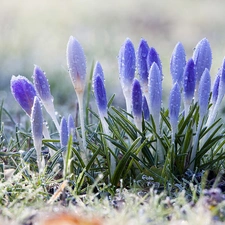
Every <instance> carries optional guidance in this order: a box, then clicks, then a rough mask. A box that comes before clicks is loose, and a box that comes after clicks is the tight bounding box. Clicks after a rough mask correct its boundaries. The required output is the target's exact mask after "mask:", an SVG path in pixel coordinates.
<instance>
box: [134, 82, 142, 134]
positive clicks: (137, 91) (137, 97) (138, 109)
mask: <svg viewBox="0 0 225 225" xmlns="http://www.w3.org/2000/svg"><path fill="white" fill-rule="evenodd" d="M132 113H133V116H134V123H135V125H136V126H137V128H138V129H139V130H141V128H142V91H141V85H140V83H139V81H138V80H137V79H136V78H135V79H134V82H133V87H132Z"/></svg>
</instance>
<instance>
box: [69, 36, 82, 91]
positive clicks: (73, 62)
mask: <svg viewBox="0 0 225 225" xmlns="http://www.w3.org/2000/svg"><path fill="white" fill-rule="evenodd" d="M67 66H68V69H69V73H70V78H71V80H72V83H73V86H74V89H75V91H76V93H77V94H78V93H83V92H84V88H85V79H86V58H85V55H84V51H83V49H82V47H81V45H80V43H79V42H78V41H77V40H76V39H75V38H74V37H73V36H70V38H69V41H68V44H67Z"/></svg>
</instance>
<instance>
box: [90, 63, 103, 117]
mask: <svg viewBox="0 0 225 225" xmlns="http://www.w3.org/2000/svg"><path fill="white" fill-rule="evenodd" d="M99 65H100V64H99V63H97V64H96V66H95V69H94V74H93V80H92V83H93V89H94V95H95V100H96V103H97V107H98V112H99V115H100V117H106V116H107V97H106V90H105V86H104V81H103V79H102V78H104V75H103V71H102V67H101V66H99ZM99 74H101V75H99Z"/></svg>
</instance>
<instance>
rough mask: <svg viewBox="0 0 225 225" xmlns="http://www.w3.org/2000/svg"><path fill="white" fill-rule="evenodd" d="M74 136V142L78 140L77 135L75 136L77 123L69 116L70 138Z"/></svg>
mask: <svg viewBox="0 0 225 225" xmlns="http://www.w3.org/2000/svg"><path fill="white" fill-rule="evenodd" d="M69 135H72V136H73V140H76V134H75V123H74V119H73V117H72V115H71V114H69V116H68V136H69Z"/></svg>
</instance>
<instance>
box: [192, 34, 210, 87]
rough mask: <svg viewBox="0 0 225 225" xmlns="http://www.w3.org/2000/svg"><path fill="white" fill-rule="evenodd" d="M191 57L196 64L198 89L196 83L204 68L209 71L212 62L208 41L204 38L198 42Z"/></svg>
mask: <svg viewBox="0 0 225 225" xmlns="http://www.w3.org/2000/svg"><path fill="white" fill-rule="evenodd" d="M192 58H193V60H194V63H195V66H196V89H198V85H199V82H200V79H201V76H202V74H203V72H204V70H205V68H207V69H208V70H209V71H210V68H211V64H212V51H211V47H210V44H209V41H208V40H207V39H206V38H204V39H202V40H201V41H200V42H198V44H197V45H196V47H195V51H194V53H193V57H192Z"/></svg>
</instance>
